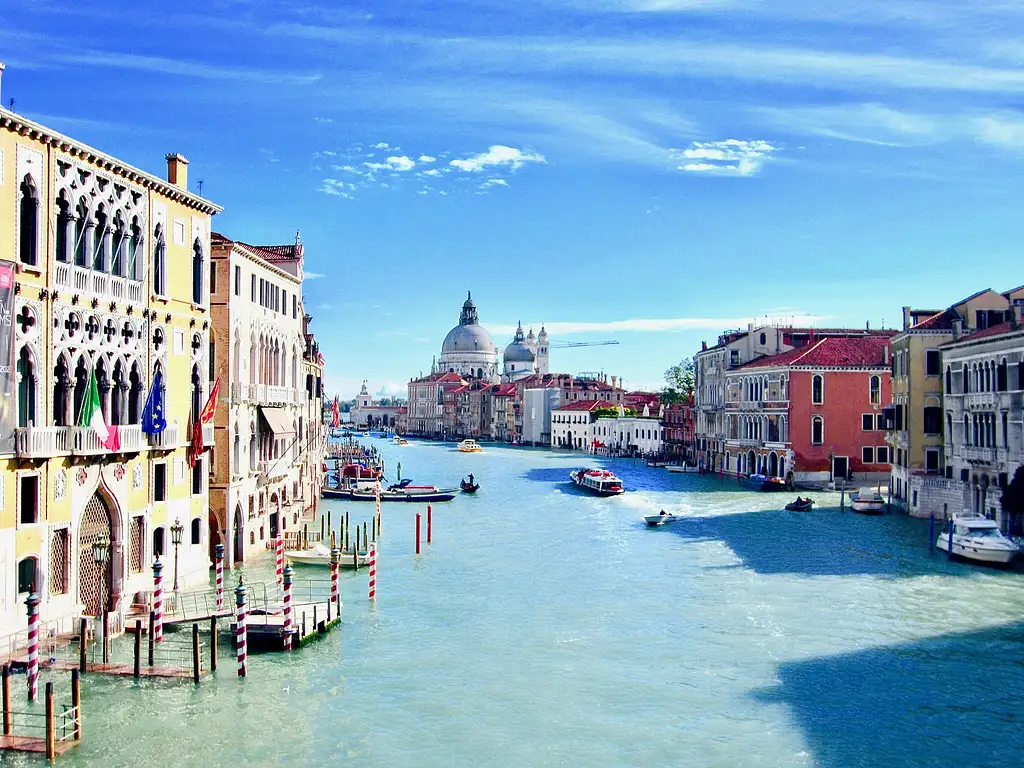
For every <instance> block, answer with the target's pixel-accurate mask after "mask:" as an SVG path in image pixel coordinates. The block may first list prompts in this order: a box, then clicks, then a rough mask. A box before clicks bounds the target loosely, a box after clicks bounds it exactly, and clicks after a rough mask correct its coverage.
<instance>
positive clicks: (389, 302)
mask: <svg viewBox="0 0 1024 768" xmlns="http://www.w3.org/2000/svg"><path fill="white" fill-rule="evenodd" d="M0 61H4V62H6V64H7V71H6V72H5V74H4V75H3V80H2V98H3V103H4V106H8V104H9V101H10V99H14V101H15V107H14V108H15V110H16V111H18V112H20V113H22V114H24V115H26V116H28V117H30V118H32V119H36V120H38V121H40V122H42V123H44V124H47V125H49V126H52V127H53V128H56V129H58V130H61V131H63V132H65V133H67V134H69V135H72V136H74V137H75V138H77V139H80V140H82V141H84V142H86V143H89V144H91V145H93V146H96V147H98V148H100V149H102V150H104V151H106V152H108V153H110V154H113V155H115V156H117V157H119V158H121V159H123V160H125V161H127V162H129V163H131V164H133V165H136V166H138V167H141V168H143V169H145V170H147V171H150V172H151V173H154V174H156V175H161V176H163V175H164V173H165V162H164V159H163V158H164V155H165V154H166V153H168V152H180V153H182V154H184V155H185V156H186V157H188V158H189V160H190V161H191V164H190V166H189V183H190V187H191V189H192V190H193V191H196V190H197V184H198V181H199V180H202V182H203V188H202V194H203V196H204V197H208V198H210V199H212V200H214V201H215V202H217V203H218V204H220V205H222V206H224V209H225V210H224V212H223V213H221V214H219V215H217V216H216V217H215V218H214V230H215V231H218V232H222V233H224V234H225V235H227V236H228V237H230V238H232V239H235V240H240V241H243V242H249V243H255V244H276V243H288V242H293V241H294V238H295V233H296V231H299V232H300V233H301V237H302V242H303V243H304V246H305V258H306V270H307V272H306V275H307V283H306V285H305V288H304V294H305V303H306V308H307V311H308V312H309V313H310V314H311V315H313V317H314V321H313V330H314V331H315V333H316V335H317V337H318V339H319V340H320V343H321V346H322V349H323V351H324V354H325V357H326V359H327V374H326V378H327V388H328V391H329V392H335V391H337V392H340V393H341V394H342V396H351V395H353V394H354V393H355V391H356V390H357V389H358V386H359V384H360V382H361V381H362V380H363V379H367V380H369V384H370V387H371V391H373V392H378V391H385V392H403V391H404V383H405V382H406V381H408V379H409V378H410V377H411V376H416V375H419V374H420V373H421V372H426V371H428V370H429V368H430V364H431V359H432V357H433V356H435V355H438V354H439V353H440V346H441V342H442V340H443V339H444V336H445V334H446V333H447V332H448V330H449V329H450V328H451V327H452V326H453V325H455V324H456V323H457V322H458V316H459V309H460V307H461V304H462V301H463V300H464V299H465V296H466V291H467V290H472V292H473V298H474V299H475V300H476V302H477V306H478V309H479V313H480V320H481V323H482V324H483V325H484V326H485V327H486V328H488V330H489V331H490V332H491V334H492V336H493V338H494V342H495V344H496V345H497V346H498V348H499V350H500V349H502V348H503V347H504V346H505V345H506V344H507V343H508V342H510V341H511V334H512V332H513V330H514V328H515V325H516V323H517V322H518V321H522V323H523V324H524V326H525V327H533V328H534V330H535V331H536V330H539V328H540V325H541V324H542V323H544V324H546V326H547V329H548V331H549V333H550V334H551V337H552V340H553V341H578V342H585V341H606V340H614V341H617V342H618V344H617V345H605V346H592V347H579V348H572V349H553V350H552V352H551V366H552V370H557V371H565V372H572V373H577V372H581V371H604V372H606V373H608V374H609V375H616V376H622V377H624V378H625V381H626V385H627V386H629V387H631V388H633V387H635V388H654V387H658V386H660V385H661V384H662V383H663V381H662V375H663V373H664V371H665V369H666V368H668V367H669V366H670V365H672V364H674V363H676V362H678V361H679V360H680V359H682V358H685V357H689V356H691V355H692V354H693V353H694V352H696V351H697V350H699V349H700V343H701V341H702V340H707V341H708V342H709V343H713V342H714V341H715V339H716V338H717V336H718V334H719V333H720V332H722V331H724V330H726V329H728V328H735V327H741V326H744V325H746V324H747V323H748V322H751V321H754V320H759V321H761V322H764V321H765V320H766V319H767V320H768V321H777V320H778V321H790V320H792V319H794V318H796V319H797V320H798V321H799V322H801V323H804V324H816V325H819V326H824V325H827V326H832V327H834V326H837V325H849V326H854V327H863V326H864V324H865V323H870V324H871V325H872V327H878V326H882V325H884V326H886V327H895V326H896V325H897V324H898V323H899V322H900V318H901V314H902V313H901V307H902V306H904V305H911V306H914V307H930V308H942V307H945V306H948V305H950V304H952V303H953V302H955V301H956V300H958V299H960V298H962V297H964V296H966V295H969V294H971V293H973V292H974V291H976V290H978V289H981V288H986V287H991V288H995V289H997V290H1007V289H1009V288H1011V287H1015V286H1017V285H1020V284H1022V283H1024V269H1022V268H1021V266H1020V265H1021V263H1022V261H1021V251H1022V249H1021V245H1020V241H1021V237H1022V233H1024V226H1022V223H1024V222H1022V213H1021V205H1020V203H1019V201H1020V200H1021V199H1022V198H1024V179H1022V176H1021V171H1022V170H1024V67H1022V66H1021V65H1022V64H1024V4H1021V3H1018V2H1012V1H1011V0H975V2H963V1H961V0H846V1H845V2H835V1H834V0H786V1H782V0H770V1H769V0H517V2H514V3H510V2H507V0H503V1H502V2H498V0H473V1H470V0H465V1H460V0H455V1H453V2H444V3H442V2H429V1H428V0H401V2H390V1H386V0H376V1H375V2H366V0H351V1H349V2H345V3H344V4H342V3H328V2H323V3H322V4H319V5H317V4H313V3H307V2H303V0H289V1H288V2H284V1H283V0H258V1H257V0H234V1H231V0H204V1H203V2H198V1H197V0H177V1H176V2H173V3H168V2H164V1H163V0H153V1H152V2H146V3H139V4H135V5H134V6H133V7H131V8H130V9H128V8H127V6H125V5H124V3H123V2H117V3H115V2H110V1H108V0H91V1H90V2H88V3H69V2H56V1H50V0H4V2H3V6H2V8H0Z"/></svg>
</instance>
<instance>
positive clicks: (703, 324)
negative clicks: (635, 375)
mask: <svg viewBox="0 0 1024 768" xmlns="http://www.w3.org/2000/svg"><path fill="white" fill-rule="evenodd" d="M828 319H829V318H828V316H825V315H810V314H806V313H793V314H791V315H787V316H786V317H785V318H781V317H780V318H773V317H771V316H768V317H764V316H762V317H760V318H758V319H757V320H756V321H754V320H753V319H752V318H749V317H741V318H736V317H666V318H633V319H630V320H610V321H606V322H571V321H566V322H553V323H551V322H549V323H541V322H536V321H531V322H530V323H523V325H524V326H530V325H532V326H534V327H540V326H541V325H544V327H545V329H546V330H547V332H548V333H549V334H551V335H552V336H555V335H561V334H568V333H614V332H616V331H622V332H635V333H664V332H668V331H697V330H702V331H719V332H721V331H724V330H725V329H727V328H746V327H747V324H748V323H750V322H755V326H756V325H758V324H760V325H774V324H775V323H776V321H777V320H778V321H784V322H785V323H786V324H789V325H793V326H796V327H815V326H817V325H820V324H821V322H822V321H824V320H828ZM487 329H488V330H489V331H490V332H491V333H492V334H498V335H511V334H514V333H515V331H516V326H515V325H490V324H489V325H488V326H487Z"/></svg>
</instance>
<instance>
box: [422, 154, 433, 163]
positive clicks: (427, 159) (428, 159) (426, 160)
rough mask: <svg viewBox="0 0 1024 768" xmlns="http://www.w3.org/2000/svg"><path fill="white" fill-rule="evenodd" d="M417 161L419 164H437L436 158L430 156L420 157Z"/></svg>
mask: <svg viewBox="0 0 1024 768" xmlns="http://www.w3.org/2000/svg"><path fill="white" fill-rule="evenodd" d="M419 161H420V162H421V163H434V162H437V158H436V157H433V156H432V155H420V157H419Z"/></svg>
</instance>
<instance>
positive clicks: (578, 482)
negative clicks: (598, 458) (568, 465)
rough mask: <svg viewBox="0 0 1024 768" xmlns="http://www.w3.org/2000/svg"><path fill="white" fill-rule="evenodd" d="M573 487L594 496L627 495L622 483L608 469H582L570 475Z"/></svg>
mask: <svg viewBox="0 0 1024 768" xmlns="http://www.w3.org/2000/svg"><path fill="white" fill-rule="evenodd" d="M569 479H570V480H572V482H573V485H575V486H576V487H577V488H580V489H582V490H584V491H586V492H587V493H592V494H593V495H594V496H619V495H621V494H623V493H625V490H624V489H623V487H622V481H621V480H620V479H619V478H617V477H616V476H615V475H614V474H612V473H611V472H609V471H608V470H606V469H586V468H583V467H581V468H580V469H575V470H573V471H572V472H570V473H569Z"/></svg>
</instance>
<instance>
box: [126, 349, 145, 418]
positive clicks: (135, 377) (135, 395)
mask: <svg viewBox="0 0 1024 768" xmlns="http://www.w3.org/2000/svg"><path fill="white" fill-rule="evenodd" d="M128 383H129V389H128V423H129V424H140V423H142V408H143V406H144V405H145V402H144V401H143V398H144V397H145V394H144V392H143V388H142V375H141V374H140V373H139V364H138V363H132V371H131V373H130V374H129V375H128Z"/></svg>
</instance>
